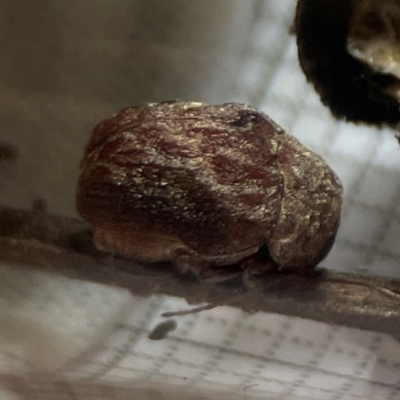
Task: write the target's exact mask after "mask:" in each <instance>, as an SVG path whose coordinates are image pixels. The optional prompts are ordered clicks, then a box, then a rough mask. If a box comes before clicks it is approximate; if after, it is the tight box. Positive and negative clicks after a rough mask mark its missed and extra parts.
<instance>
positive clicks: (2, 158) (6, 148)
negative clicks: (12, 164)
mask: <svg viewBox="0 0 400 400" xmlns="http://www.w3.org/2000/svg"><path fill="white" fill-rule="evenodd" d="M17 158H18V148H17V146H13V145H11V144H9V143H5V142H0V164H1V163H3V162H6V161H14V160H16V159H17Z"/></svg>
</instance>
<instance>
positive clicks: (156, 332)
mask: <svg viewBox="0 0 400 400" xmlns="http://www.w3.org/2000/svg"><path fill="white" fill-rule="evenodd" d="M177 327H178V324H177V323H176V321H175V320H174V319H168V320H167V321H164V322H160V323H159V324H158V325H157V326H156V327H155V328H154V329H153V330H152V331H151V333H150V334H149V339H151V340H162V339H164V338H165V337H166V336H167V335H168V333H169V332H172V331H174V330H175V329H176V328H177Z"/></svg>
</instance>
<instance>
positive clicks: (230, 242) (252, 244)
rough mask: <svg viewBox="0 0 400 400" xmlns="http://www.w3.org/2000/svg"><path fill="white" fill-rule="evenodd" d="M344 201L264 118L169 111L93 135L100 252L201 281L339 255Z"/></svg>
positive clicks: (92, 212)
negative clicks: (229, 270)
mask: <svg viewBox="0 0 400 400" xmlns="http://www.w3.org/2000/svg"><path fill="white" fill-rule="evenodd" d="M341 196H342V187H341V185H340V183H339V181H338V178H337V177H336V175H335V174H334V172H333V171H332V170H331V169H330V168H329V167H328V166H327V165H326V164H325V162H324V161H323V160H322V159H321V158H320V157H319V156H317V155H315V154H314V153H312V152H311V151H310V150H308V149H307V148H305V147H304V146H302V145H301V144H300V143H299V142H298V141H297V140H296V139H295V138H293V137H292V136H290V135H287V134H285V132H284V131H283V130H282V129H281V128H280V127H279V126H278V125H276V124H275V123H274V122H273V121H272V120H271V119H269V118H268V117H267V116H266V115H265V114H263V113H260V112H257V111H256V110H255V109H253V108H250V107H248V106H245V105H241V104H223V105H220V106H213V105H207V104H202V103H190V102H165V103H158V104H156V103H149V104H145V105H142V106H136V107H130V108H126V109H124V110H122V111H120V112H119V113H117V114H115V115H114V116H112V117H111V118H109V119H107V120H105V121H104V122H102V123H100V124H99V125H98V126H97V127H96V128H95V129H94V132H93V135H92V138H91V140H90V142H89V144H88V145H87V147H86V151H85V156H84V160H83V162H82V166H81V175H80V179H79V184H78V192H77V207H78V211H79V212H80V214H81V215H82V216H83V218H84V219H86V220H87V221H88V222H89V223H91V224H92V225H93V227H94V238H95V243H96V245H97V246H98V247H100V248H102V249H105V250H108V251H112V252H115V253H117V254H120V255H122V256H126V257H131V258H134V259H138V260H143V261H147V262H156V261H165V260H171V261H173V262H174V263H176V264H177V265H178V266H179V267H180V268H181V269H183V270H185V269H191V270H194V271H195V272H196V273H198V274H200V275H202V276H204V275H206V274H207V272H209V271H210V270H213V269H214V270H215V269H216V268H217V267H222V266H228V265H232V264H236V263H240V262H242V261H243V260H245V259H246V261H247V262H248V264H247V265H251V266H252V267H254V266H256V268H257V262H256V261H255V260H259V259H260V254H262V255H264V256H265V254H267V257H263V258H264V259H266V258H267V259H269V260H270V261H271V262H272V263H273V264H274V265H275V266H279V267H281V268H284V269H291V270H298V269H305V268H312V267H314V266H316V265H317V263H318V262H319V261H320V260H321V259H322V258H323V257H324V256H325V255H326V254H327V252H328V251H329V250H330V248H331V246H332V244H333V241H334V238H335V235H336V231H337V228H338V225H339V219H340V209H341V204H342V197H341ZM257 257H258V258H257ZM223 270H226V268H223Z"/></svg>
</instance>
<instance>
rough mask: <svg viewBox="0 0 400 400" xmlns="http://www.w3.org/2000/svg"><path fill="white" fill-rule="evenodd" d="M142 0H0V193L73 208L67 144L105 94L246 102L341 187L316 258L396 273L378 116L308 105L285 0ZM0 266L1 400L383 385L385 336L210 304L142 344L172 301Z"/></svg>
mask: <svg viewBox="0 0 400 400" xmlns="http://www.w3.org/2000/svg"><path fill="white" fill-rule="evenodd" d="M144 3H145V2H140V1H137V2H129V1H123V0H119V1H117V2H112V5H111V3H107V2H106V1H99V2H97V3H96V5H94V3H91V2H88V1H83V2H78V1H72V2H70V3H68V6H66V3H63V2H60V1H48V2H46V1H42V2H37V3H35V4H36V6H27V5H19V6H18V5H15V3H14V2H11V1H6V2H4V4H2V5H0V8H1V9H2V11H3V12H2V14H3V17H2V18H3V19H4V21H3V22H4V24H3V28H0V31H1V32H2V34H3V35H4V37H5V38H6V39H7V41H6V42H4V43H3V44H2V45H1V46H2V47H4V54H6V55H7V57H6V58H5V60H3V66H2V67H1V68H0V71H1V72H0V73H1V75H0V101H1V103H2V109H1V110H0V118H1V121H2V128H1V133H0V135H1V136H0V138H1V139H2V140H4V141H7V142H11V143H13V144H16V145H17V146H18V147H19V153H20V155H19V158H18V160H17V161H15V162H13V163H11V164H6V165H1V164H0V188H1V189H0V200H1V202H2V203H3V204H5V205H9V206H18V207H20V208H29V207H30V206H31V202H32V199H33V198H36V197H38V196H39V197H41V198H43V199H44V200H45V202H46V203H47V205H48V209H49V211H50V212H52V213H55V214H61V215H62V214H64V215H65V214H66V215H72V216H76V214H75V209H74V187H75V184H76V178H77V173H78V163H79V160H80V158H81V156H82V152H83V146H84V144H85V142H86V140H87V138H88V136H89V134H90V130H91V128H92V126H93V125H94V124H95V123H96V122H97V121H98V120H99V119H101V118H104V117H105V116H107V115H109V114H110V113H111V112H114V111H116V110H117V109H118V108H121V107H122V106H127V105H130V104H132V103H137V102H143V101H148V100H165V99H168V98H187V99H188V100H201V101H208V102H217V103H218V102H227V101H238V102H242V103H251V104H252V105H254V106H256V107H259V108H260V109H262V110H263V111H265V112H266V113H267V114H268V115H270V116H271V117H272V118H273V119H274V120H275V121H277V122H278V123H279V124H280V125H281V126H282V127H283V128H285V130H287V131H288V132H290V133H292V134H293V135H294V136H296V137H297V138H299V139H300V141H302V142H303V143H304V144H305V145H307V146H309V147H310V148H312V149H313V150H314V151H315V152H317V153H318V154H320V155H321V156H322V157H323V158H324V159H325V160H326V161H327V162H328V163H329V164H330V165H331V166H332V168H333V169H334V170H335V171H336V172H337V174H338V175H339V177H340V178H341V180H342V182H343V184H344V189H345V203H344V205H345V207H344V212H343V219H342V225H341V228H340V231H339V235H338V238H337V241H336V244H335V247H334V248H333V250H332V252H331V253H330V255H329V256H328V258H327V259H326V260H324V262H323V266H324V267H326V268H334V269H340V270H343V271H347V272H363V273H365V274H374V275H386V276H393V277H400V269H399V261H400V259H399V257H400V249H399V247H398V245H397V237H398V233H399V232H400V218H399V211H400V210H399V207H398V203H399V202H398V200H399V198H400V185H399V182H398V179H397V178H396V177H397V175H398V171H399V168H400V152H399V148H398V142H397V141H396V139H395V138H394V136H393V132H390V131H388V130H380V131H378V130H376V129H372V128H365V127H361V126H354V125H351V124H345V123H343V122H337V121H335V120H334V119H333V118H332V117H331V115H330V114H329V112H328V111H327V109H325V108H324V107H323V106H322V105H321V104H320V101H319V99H318V98H317V96H316V94H315V93H314V92H313V90H312V88H311V86H310V85H309V84H307V83H306V80H305V78H304V76H303V75H302V74H301V71H300V68H299V65H298V61H297V50H296V44H295V38H294V37H293V36H291V35H290V34H289V31H290V26H291V23H292V20H293V15H294V7H295V4H294V1H291V0H285V1H282V0H265V1H249V2H246V4H244V2H242V3H241V2H240V1H224V0H219V1H216V0H212V1H211V0H210V1H199V2H196V5H194V4H192V2H190V3H191V5H188V4H186V5H184V4H183V3H184V2H180V1H172V0H168V1H165V2H163V5H161V3H160V2H157V1H151V2H147V3H146V4H144ZM30 7H33V8H30ZM30 13H34V15H37V16H38V19H37V22H36V23H35V22H32V24H33V25H32V26H29V24H26V21H27V20H29V15H30ZM11 17H14V18H16V21H17V22H16V23H15V24H14V22H15V21H14V20H12V19H10V18H11ZM166 17H168V18H169V19H168V18H166ZM7 18H8V19H10V20H7ZM130 18H132V21H135V24H132V26H130ZM50 22H51V24H50ZM47 23H48V24H47ZM13 24H14V25H15V26H13V27H12V29H11V28H9V29H8V30H7V32H6V31H5V30H6V28H4V27H9V26H12V25H13ZM135 29H136V30H135ZM179 32H182V33H181V34H179ZM107 35H109V36H107ZM144 37H146V38H147V39H146V40H147V41H145V42H143V40H144V39H143V38H144ZM194 37H195V38H196V39H193V38H194ZM30 38H31V43H30V44H26V43H27V42H28V41H29V39H30ZM141 40H142V42H141ZM35 49H36V50H35ZM28 50H29V51H28ZM35 51H36V52H35ZM35 57H36V58H35ZM138 60H139V61H138ZM143 60H145V61H143ZM157 60H158V61H160V60H161V61H162V62H161V61H160V62H159V64H160V65H157V64H158V62H157ZM135 62H136V63H139V64H140V65H136V64H135ZM117 67H118V69H117V71H116V68H117ZM46 71H47V72H46ZM44 75H45V76H44ZM24 82H25V83H26V84H25V85H24ZM104 82H106V83H107V85H105V84H104ZM0 271H1V272H0V274H1V279H0V281H1V283H0V287H1V293H2V294H1V297H0V299H1V304H0V306H1V309H0V320H1V321H2V323H1V326H2V328H0V388H1V396H0V397H1V398H2V399H3V398H4V399H36V398H37V399H41V400H45V399H52V400H58V399H79V400H89V399H104V400H108V399H132V398H135V399H149V400H161V399H187V398H190V399H224V398H229V399H232V400H234V399H239V400H245V399H249V400H250V399H253V398H254V399H256V398H269V399H282V400H291V399H293V400H301V399H308V400H309V399H315V400H319V399H321V400H322V399H324V400H326V399H328V400H357V399H360V400H361V399H363V400H364V399H365V400H375V399H377V400H378V399H379V400H383V399H385V400H396V399H400V345H399V344H398V342H397V341H396V340H395V339H394V338H392V337H391V336H389V335H384V334H378V333H375V332H372V331H371V332H369V331H361V330H358V329H350V328H346V327H343V326H336V325H331V324H329V321H327V323H322V322H315V321H310V320H304V319H300V318H296V317H289V316H285V315H277V314H272V313H271V314H270V313H261V312H259V313H257V314H255V315H250V314H247V313H244V312H242V311H240V310H238V309H235V308H233V307H218V308H216V309H213V310H209V311H206V312H202V313H198V314H192V315H187V316H181V317H176V318H175V322H176V326H173V328H172V329H171V331H170V332H168V334H165V337H163V338H162V340H152V339H151V337H149V336H151V333H152V332H153V331H154V329H155V328H156V327H157V326H158V325H159V324H160V323H162V322H164V321H165V318H163V317H161V314H163V313H164V312H167V311H175V310H181V309H186V308H188V305H187V303H186V301H184V300H183V299H179V298H175V297H168V296H160V295H154V296H152V297H150V298H147V299H143V298H141V297H137V296H133V295H132V294H130V293H128V292H127V291H124V290H122V289H118V288H114V287H112V286H103V285H97V284H93V283H84V282H78V281H74V280H71V279H67V278H63V277H59V276H57V275H50V274H46V273H43V272H33V271H27V270H22V269H15V268H11V267H8V266H7V265H3V266H2V268H1V270H0ZM171 326H172V325H171Z"/></svg>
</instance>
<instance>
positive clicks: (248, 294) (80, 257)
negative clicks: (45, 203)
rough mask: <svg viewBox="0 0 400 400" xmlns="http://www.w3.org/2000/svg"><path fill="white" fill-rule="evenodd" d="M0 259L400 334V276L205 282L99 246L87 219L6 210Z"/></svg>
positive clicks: (144, 292)
mask: <svg viewBox="0 0 400 400" xmlns="http://www.w3.org/2000/svg"><path fill="white" fill-rule="evenodd" d="M0 261H1V262H2V263H4V264H7V265H12V266H15V267H20V268H21V267H23V268H27V269H37V270H45V271H47V272H51V273H56V274H60V275H64V276H66V277H70V278H74V279H81V280H87V281H92V282H97V283H102V284H107V285H113V286H118V287H121V288H126V289H128V290H130V291H131V292H132V293H133V294H135V295H136V296H142V297H148V296H151V295H153V294H166V295H172V296H177V297H182V298H185V299H186V300H187V301H188V302H189V303H190V304H197V303H201V302H208V303H216V304H221V305H222V304H229V305H231V306H234V307H237V308H240V309H242V310H245V311H247V312H257V311H265V312H274V313H278V314H285V315H293V316H297V317H301V318H306V319H312V320H316V321H322V322H328V323H331V324H338V325H345V326H348V327H354V328H359V329H365V330H371V331H376V332H382V333H387V334H392V335H394V336H395V337H398V338H400V281H399V280H395V279H390V278H384V277H371V276H362V275H353V274H344V273H338V272H335V271H328V270H324V269H320V270H318V271H317V272H316V274H315V275H313V276H308V277H307V276H299V275H295V274H280V273H264V274H263V275H259V276H256V277H255V278H254V279H252V281H251V284H252V285H251V287H250V288H249V287H246V286H245V285H244V283H243V280H242V278H241V277H238V278H237V279H232V280H229V281H226V282H222V283H206V282H199V281H196V280H195V279H193V278H191V277H187V276H183V275H181V274H179V273H178V272H177V271H175V270H174V268H173V267H172V265H170V264H167V263H164V264H143V263H138V262H135V261H132V260H127V259H122V258H118V257H116V256H112V255H110V254H108V253H104V252H101V251H99V250H97V249H96V248H95V247H94V245H93V242H92V237H91V230H90V228H89V227H88V226H87V225H86V224H85V223H84V222H82V221H80V220H77V219H71V218H64V217H57V216H50V215H46V214H45V213H44V212H43V211H40V210H39V211H21V210H14V209H10V208H0Z"/></svg>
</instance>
